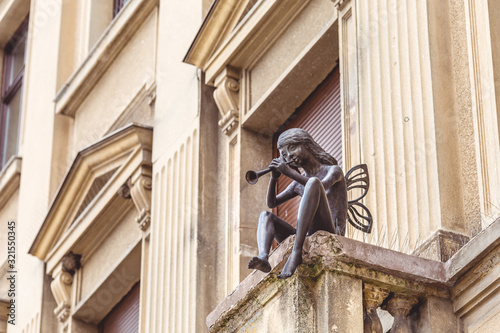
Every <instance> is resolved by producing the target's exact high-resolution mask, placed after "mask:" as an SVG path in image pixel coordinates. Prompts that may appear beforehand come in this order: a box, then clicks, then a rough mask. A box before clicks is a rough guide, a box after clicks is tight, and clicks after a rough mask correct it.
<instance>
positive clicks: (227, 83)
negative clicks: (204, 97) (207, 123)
mask: <svg viewBox="0 0 500 333" xmlns="http://www.w3.org/2000/svg"><path fill="white" fill-rule="evenodd" d="M238 80H239V73H238V72H237V71H236V70H235V69H233V68H231V67H227V68H226V69H225V70H224V71H223V72H222V73H221V74H220V75H219V77H217V79H216V80H215V86H216V89H215V91H214V99H215V103H216V104H217V107H218V108H219V112H220V114H221V119H220V120H219V126H220V127H221V128H222V131H223V132H224V134H226V135H230V134H231V133H232V132H233V131H234V130H235V129H236V128H237V125H238V122H239V113H240V108H239V91H240V84H239V81H238Z"/></svg>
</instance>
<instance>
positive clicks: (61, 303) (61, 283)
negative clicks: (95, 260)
mask: <svg viewBox="0 0 500 333" xmlns="http://www.w3.org/2000/svg"><path fill="white" fill-rule="evenodd" d="M80 259H81V256H80V255H78V254H74V253H73V252H70V253H68V254H67V255H65V256H64V257H63V258H62V260H61V264H62V265H61V266H62V267H61V269H60V270H59V271H58V272H57V273H56V274H55V276H54V280H53V281H52V283H51V284H50V289H51V290H52V294H53V295H54V298H55V300H56V303H57V308H55V309H54V314H55V315H56V317H57V319H59V321H61V322H64V321H66V319H68V317H69V314H70V309H71V284H72V282H73V275H74V274H75V271H76V270H77V269H79V268H80Z"/></svg>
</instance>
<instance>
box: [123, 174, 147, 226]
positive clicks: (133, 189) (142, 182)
mask: <svg viewBox="0 0 500 333" xmlns="http://www.w3.org/2000/svg"><path fill="white" fill-rule="evenodd" d="M151 189H152V181H151V176H149V175H143V174H140V175H139V176H138V177H137V179H135V180H133V178H129V179H128V180H127V182H125V184H123V185H122V186H121V187H120V189H119V190H118V195H120V196H121V197H122V198H125V199H132V201H133V202H134V205H135V207H136V208H137V210H138V211H139V215H138V216H137V217H136V218H135V221H136V222H137V223H138V224H139V229H141V230H142V231H146V230H147V229H148V227H149V225H150V224H151Z"/></svg>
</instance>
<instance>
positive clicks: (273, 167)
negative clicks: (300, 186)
mask: <svg viewBox="0 0 500 333" xmlns="http://www.w3.org/2000/svg"><path fill="white" fill-rule="evenodd" d="M280 163H281V159H280V158H275V159H273V160H272V161H271V164H269V167H270V168H271V177H273V178H274V179H278V178H279V176H281V172H280V171H279V170H278V168H279V166H280Z"/></svg>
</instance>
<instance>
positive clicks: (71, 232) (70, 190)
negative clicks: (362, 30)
mask: <svg viewBox="0 0 500 333" xmlns="http://www.w3.org/2000/svg"><path fill="white" fill-rule="evenodd" d="M152 133H153V131H152V129H151V128H150V127H144V126H140V125H135V124H132V125H129V126H126V127H124V128H122V129H120V130H118V131H116V132H114V133H112V134H110V135H108V136H106V137H105V138H103V139H101V140H100V141H98V142H96V143H94V144H92V145H90V146H88V147H86V148H84V149H82V150H81V151H80V152H79V153H78V155H77V156H76V158H75V160H74V162H73V164H72V166H71V168H70V169H69V171H68V173H67V174H66V176H65V178H64V181H63V182H62V184H61V186H60V188H59V189H58V191H57V193H56V195H55V198H54V200H53V202H52V204H51V205H50V207H49V211H48V213H47V215H46V217H45V221H44V222H43V224H42V227H41V228H40V230H39V233H38V235H37V237H36V238H35V241H34V242H33V244H32V246H31V249H30V254H33V255H35V256H37V257H38V258H40V259H41V260H44V261H46V262H48V263H49V265H48V266H49V267H48V270H49V271H50V269H51V267H54V265H56V264H57V263H58V262H59V260H60V259H61V258H62V256H64V255H65V254H66V253H68V252H69V251H70V250H71V251H73V252H75V253H79V254H85V253H86V252H88V251H91V250H90V249H89V247H91V246H95V245H96V243H98V242H99V239H100V238H102V237H104V236H105V235H104V234H105V233H107V232H108V231H109V230H108V229H109V228H106V223H107V222H108V221H110V220H113V219H117V218H119V217H120V216H121V215H122V214H123V212H124V211H127V210H129V209H131V207H133V204H132V201H131V200H127V199H126V198H123V197H122V196H120V195H119V194H118V192H119V190H120V189H121V188H122V187H123V185H124V184H127V183H130V182H131V179H132V178H135V179H137V178H141V177H142V176H146V177H149V178H150V176H151V165H152V163H151V150H152Z"/></svg>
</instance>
